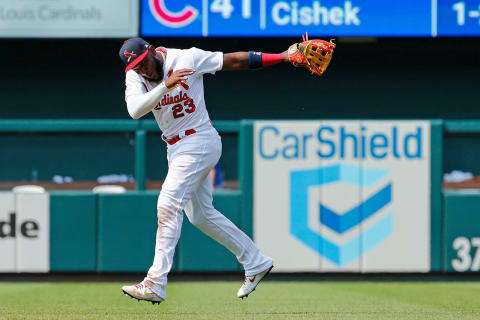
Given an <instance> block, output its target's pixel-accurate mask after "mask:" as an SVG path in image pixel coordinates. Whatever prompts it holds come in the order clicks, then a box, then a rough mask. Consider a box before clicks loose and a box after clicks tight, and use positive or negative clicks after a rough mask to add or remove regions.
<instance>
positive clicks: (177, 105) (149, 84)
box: [125, 48, 223, 138]
mask: <svg viewBox="0 0 480 320" xmlns="http://www.w3.org/2000/svg"><path fill="white" fill-rule="evenodd" d="M160 50H161V51H162V53H164V55H165V58H166V59H165V64H164V67H163V71H164V75H163V79H162V81H165V80H166V79H167V78H168V76H169V75H170V74H171V72H173V71H177V70H180V69H186V68H188V69H193V70H195V73H194V74H193V75H191V76H190V77H189V78H188V80H187V81H186V82H185V83H184V85H180V86H177V87H175V88H174V89H173V90H170V91H168V92H167V93H166V94H165V95H164V96H163V97H162V98H161V100H160V102H159V103H158V104H157V105H156V106H155V107H154V108H153V110H152V112H153V114H154V116H155V119H156V120H157V123H158V126H159V127H160V130H161V131H162V133H163V135H164V136H165V137H167V138H170V137H173V136H175V135H177V134H179V133H180V132H182V131H186V130H189V129H196V128H200V127H202V126H204V125H206V124H207V123H209V122H210V117H209V116H208V112H207V108H206V106H205V98H204V93H203V92H204V90H203V74H205V73H211V74H214V73H215V72H216V71H219V70H221V69H222V67H223V53H222V52H210V51H203V50H201V49H198V48H191V49H187V50H180V49H165V48H158V49H157V52H159V51H160ZM162 81H159V82H153V81H149V80H148V79H146V78H144V77H143V76H141V75H139V74H138V73H136V72H135V71H134V70H130V71H128V72H127V74H126V81H125V83H126V90H125V100H127V98H128V97H129V96H134V95H138V94H144V93H146V92H148V91H151V90H152V89H153V88H155V87H156V86H158V85H159V84H160V83H161V82H162Z"/></svg>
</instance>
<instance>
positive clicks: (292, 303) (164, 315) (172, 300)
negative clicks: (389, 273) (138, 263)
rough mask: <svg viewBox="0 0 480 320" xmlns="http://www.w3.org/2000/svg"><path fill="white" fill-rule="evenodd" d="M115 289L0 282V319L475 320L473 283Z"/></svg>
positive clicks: (478, 291)
mask: <svg viewBox="0 0 480 320" xmlns="http://www.w3.org/2000/svg"><path fill="white" fill-rule="evenodd" d="M121 285H122V284H121V283H100V282H95V283H93V282H92V283H11V282H0V319H62V320H68V319H209V320H211V319H222V320H228V319H255V320H259V319H480V282H477V283H474V282H446V283H445V282H280V281H265V282H264V283H262V284H260V286H259V287H258V290H257V291H256V292H254V293H253V294H252V295H251V296H250V297H249V298H247V299H245V300H243V301H242V300H240V299H238V298H236V295H235V294H236V291H237V289H238V287H239V285H240V282H238V283H237V282H171V283H170V284H169V285H168V290H167V294H168V297H167V301H166V302H163V303H162V304H160V305H155V306H153V305H151V304H150V303H145V302H137V301H136V300H133V299H130V298H128V297H126V296H124V295H123V294H121V291H120V287H121Z"/></svg>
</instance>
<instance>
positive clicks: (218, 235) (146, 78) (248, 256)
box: [119, 38, 298, 304]
mask: <svg viewBox="0 0 480 320" xmlns="http://www.w3.org/2000/svg"><path fill="white" fill-rule="evenodd" d="M119 55H120V59H121V60H122V61H123V62H124V63H125V65H126V69H125V72H126V80H125V84H126V90H125V100H126V102H127V108H128V113H129V114H130V116H131V117H132V118H133V119H139V118H141V117H142V116H144V115H145V114H147V113H149V112H153V114H154V116H155V119H156V121H157V123H158V126H159V127H160V130H161V131H162V139H163V140H164V141H165V142H166V144H167V158H168V173H167V177H166V178H165V181H164V183H163V186H162V190H161V192H160V195H159V197H158V203H157V216H158V229H157V236H156V245H155V257H154V260H153V264H152V266H151V267H150V269H149V270H148V273H147V276H146V277H145V278H144V280H143V281H142V282H140V283H139V284H136V285H131V286H123V287H122V291H123V292H124V293H125V294H126V295H128V296H130V297H132V298H136V299H138V300H146V301H150V302H152V303H153V304H155V303H160V302H162V301H164V300H165V299H166V291H165V287H166V285H167V274H168V272H169V271H170V269H171V267H172V263H173V255H174V250H175V246H176V245H177V241H178V239H179V237H180V231H181V228H182V221H183V213H182V210H183V211H184V212H185V214H186V215H187V218H188V219H189V220H190V222H191V223H192V224H193V225H194V226H196V227H197V228H199V229H200V230H201V231H202V232H204V233H205V234H207V235H208V236H210V237H212V238H213V239H215V240H216V241H218V242H219V243H221V244H222V245H223V246H225V247H226V248H228V249H229V250H230V251H231V252H232V253H233V254H234V255H235V256H236V257H237V259H238V261H239V262H240V263H241V264H242V266H243V268H244V269H245V279H244V282H243V284H242V286H241V287H240V289H239V290H238V292H237V297H239V298H244V297H247V296H248V295H249V294H250V293H251V292H252V291H253V290H255V288H256V286H257V285H258V283H259V282H260V281H261V280H262V279H263V278H265V276H267V275H268V273H269V272H270V270H271V269H272V268H273V260H272V259H271V258H269V257H267V256H265V255H263V254H262V253H261V252H260V250H259V248H258V247H257V246H256V245H255V244H254V243H253V241H252V240H251V239H250V238H249V237H248V236H247V235H246V234H245V233H243V232H242V231H241V230H240V229H238V228H237V227H236V226H235V225H234V224H233V223H232V222H231V221H230V220H228V219H227V218H226V217H225V216H223V215H222V214H221V213H220V212H218V211H217V210H215V208H214V207H213V205H212V184H211V179H210V177H209V175H210V171H211V169H212V168H213V167H214V166H215V164H216V163H217V162H218V160H219V158H220V155H221V152H222V151H221V149H222V143H221V140H220V136H219V135H218V133H217V131H216V130H215V128H214V127H213V126H212V122H211V121H210V118H209V116H208V112H207V109H206V106H205V99H204V94H203V75H204V74H206V73H211V74H214V73H215V72H217V71H223V70H243V69H248V68H250V69H255V68H261V67H266V66H270V65H274V64H278V63H282V62H289V61H290V62H294V61H293V60H292V54H291V53H290V54H289V52H287V51H284V52H282V53H278V54H265V53H261V52H253V51H250V52H234V53H227V54H224V53H222V52H209V51H203V50H201V49H197V48H190V49H187V50H180V49H170V48H164V47H158V48H155V47H153V46H152V45H150V44H149V43H147V42H146V41H145V40H143V39H141V38H132V39H129V40H127V41H125V43H124V44H123V45H122V47H121V48H120V52H119ZM297 60H298V59H297ZM297 60H296V62H297V63H298V61H297Z"/></svg>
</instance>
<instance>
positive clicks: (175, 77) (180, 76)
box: [165, 69, 195, 89]
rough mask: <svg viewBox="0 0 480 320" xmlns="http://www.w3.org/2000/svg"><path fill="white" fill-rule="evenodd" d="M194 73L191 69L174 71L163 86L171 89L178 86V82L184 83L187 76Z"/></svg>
mask: <svg viewBox="0 0 480 320" xmlns="http://www.w3.org/2000/svg"><path fill="white" fill-rule="evenodd" d="M194 73H195V70H193V69H180V70H177V71H174V72H173V73H172V74H171V75H170V77H168V78H167V80H165V86H166V87H167V88H169V89H170V88H173V87H174V86H176V85H177V84H178V82H179V81H185V80H187V79H188V76H191V75H192V74H194Z"/></svg>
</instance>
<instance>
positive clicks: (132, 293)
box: [122, 282, 164, 304]
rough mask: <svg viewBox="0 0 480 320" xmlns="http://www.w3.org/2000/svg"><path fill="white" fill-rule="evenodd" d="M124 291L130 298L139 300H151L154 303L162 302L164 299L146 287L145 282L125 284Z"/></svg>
mask: <svg viewBox="0 0 480 320" xmlns="http://www.w3.org/2000/svg"><path fill="white" fill-rule="evenodd" d="M122 291H123V293H124V294H125V295H127V296H129V297H130V298H134V299H137V300H138V301H140V300H143V301H149V302H151V303H152V304H155V303H156V304H160V302H162V301H163V300H164V299H162V298H160V297H159V296H158V295H157V294H156V293H155V292H153V291H152V290H150V288H148V287H146V286H145V285H144V284H143V282H140V283H139V284H135V285H133V286H123V287H122Z"/></svg>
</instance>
